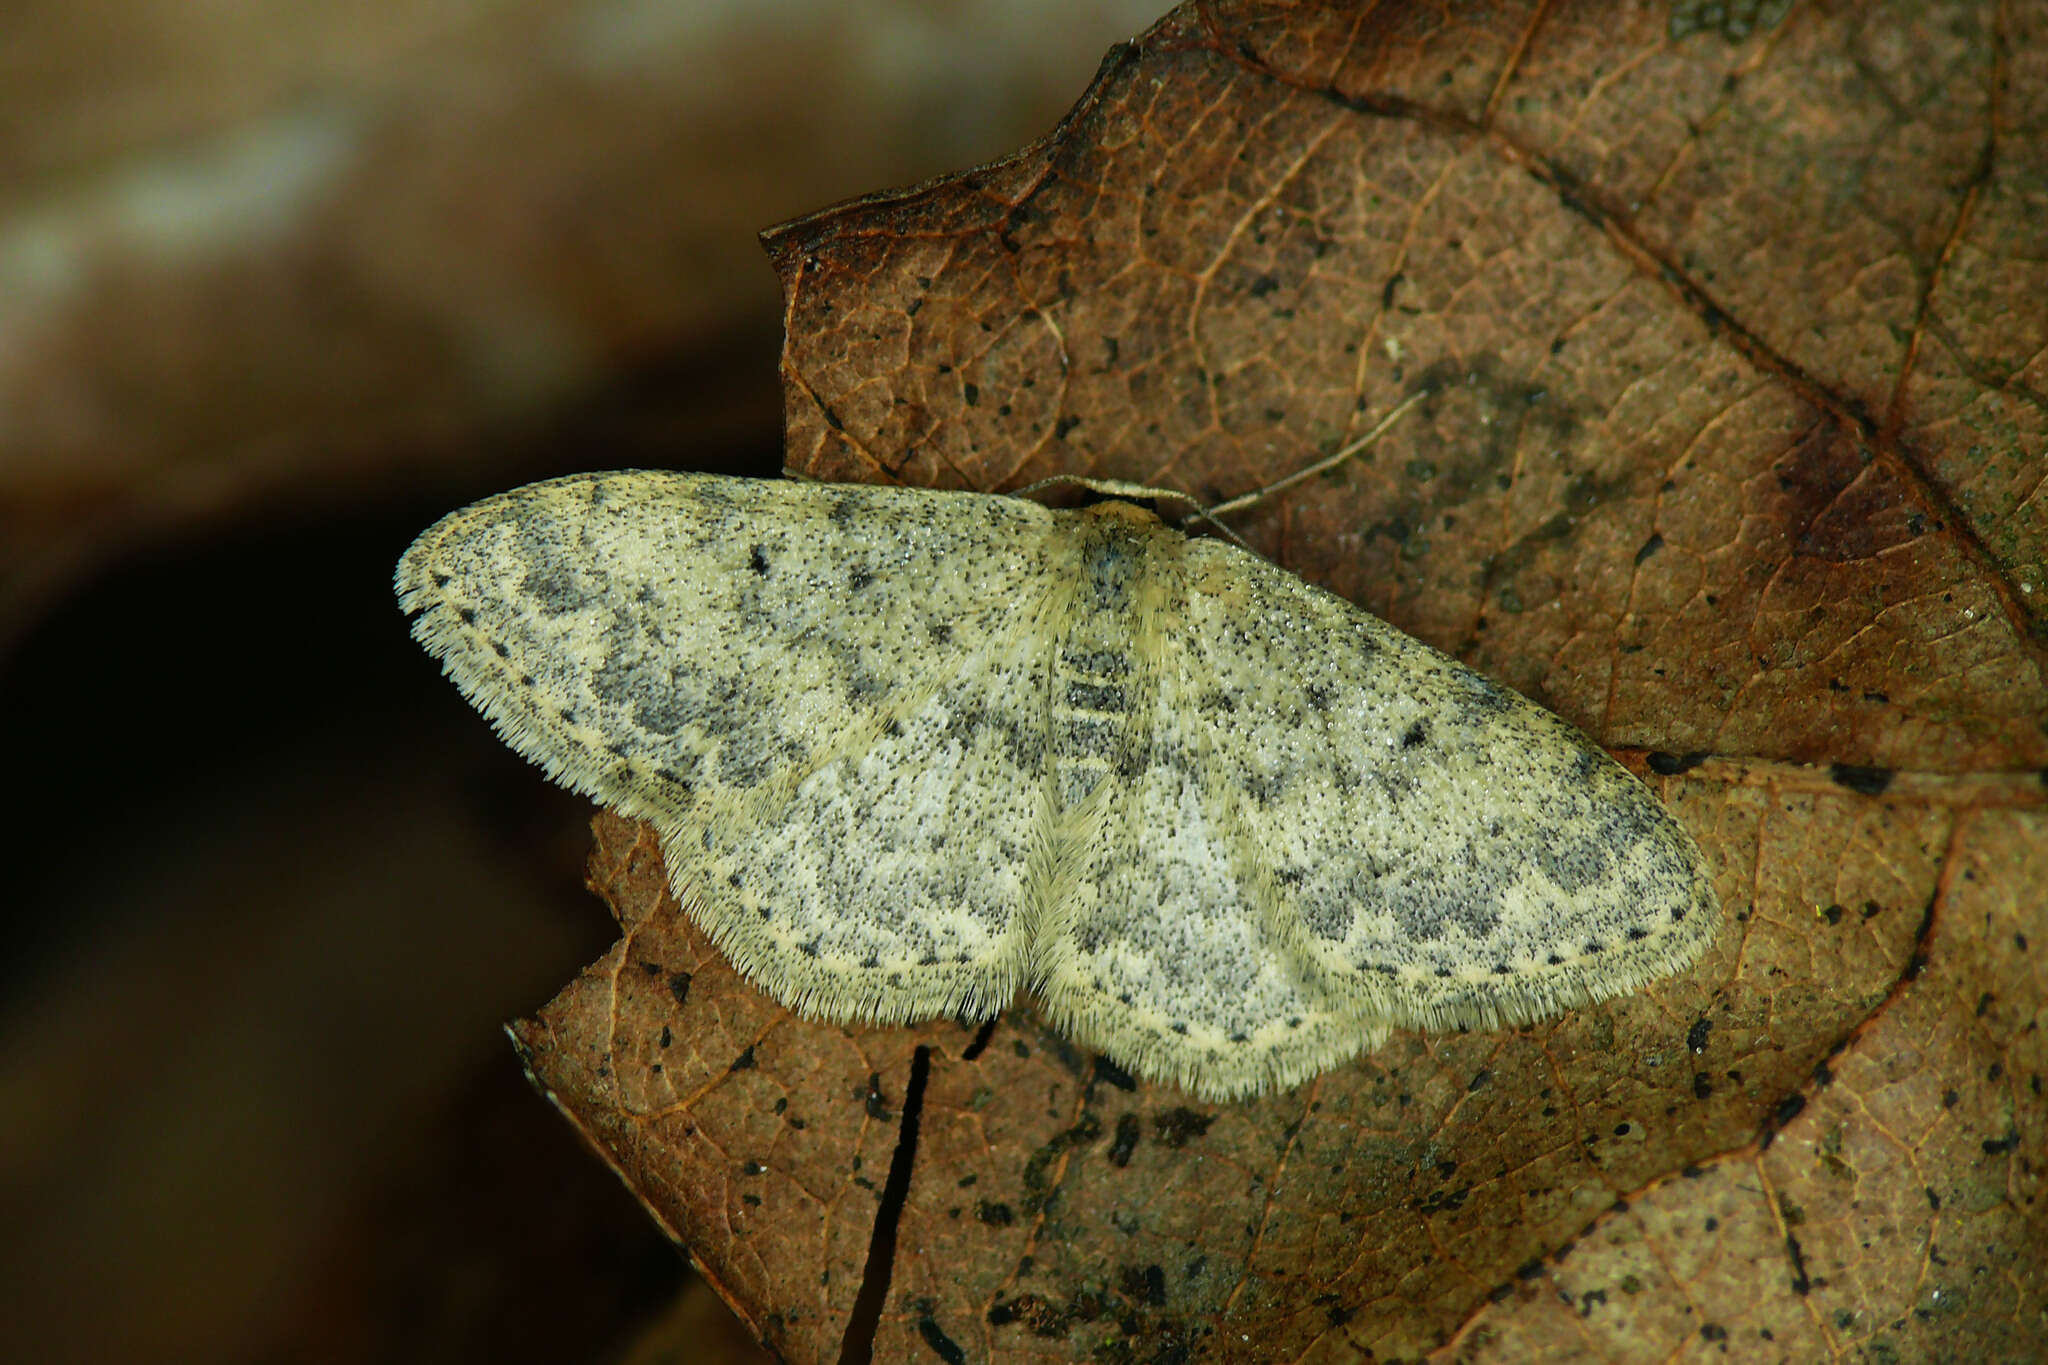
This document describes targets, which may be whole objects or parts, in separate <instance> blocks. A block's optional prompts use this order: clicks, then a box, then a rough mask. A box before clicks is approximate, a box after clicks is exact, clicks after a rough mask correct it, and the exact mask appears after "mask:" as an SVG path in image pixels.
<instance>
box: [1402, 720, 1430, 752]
mask: <svg viewBox="0 0 2048 1365" xmlns="http://www.w3.org/2000/svg"><path fill="white" fill-rule="evenodd" d="M1428 738H1429V726H1427V725H1426V724H1424V723H1423V722H1422V721H1419V720H1418V721H1416V722H1415V723H1414V724H1413V725H1411V726H1409V727H1408V731H1407V733H1406V734H1404V735H1402V736H1401V747H1402V748H1404V749H1413V748H1417V747H1419V746H1420V745H1421V744H1422V742H1423V741H1424V740H1426V739H1428Z"/></svg>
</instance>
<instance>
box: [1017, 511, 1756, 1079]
mask: <svg viewBox="0 0 2048 1365" xmlns="http://www.w3.org/2000/svg"><path fill="white" fill-rule="evenodd" d="M1146 577H1147V583H1148V589H1147V591H1148V592H1149V594H1150V598H1149V600H1148V602H1147V604H1146V610H1145V612H1144V614H1143V620H1144V625H1143V627H1142V628H1141V629H1140V630H1139V631H1138V632H1137V638H1136V639H1134V640H1133V642H1132V647H1131V650H1130V653H1131V656H1132V658H1133V660H1135V661H1143V663H1144V666H1145V667H1144V672H1145V674H1146V676H1145V677H1144V679H1143V685H1142V687H1141V688H1138V689H1137V692H1138V693H1139V694H1141V695H1142V696H1143V697H1144V698H1145V704H1144V709H1143V711H1142V715H1141V717H1140V723H1135V724H1133V725H1131V726H1130V727H1129V738H1128V742H1127V743H1126V744H1125V745H1124V746H1123V749H1122V750H1121V752H1120V753H1119V754H1118V756H1117V766H1116V769H1115V776H1114V778H1113V779H1111V778H1105V779H1104V782H1103V785H1102V786H1101V788H1099V789H1098V790H1097V792H1096V793H1095V794H1094V795H1093V796H1092V797H1091V800H1092V801H1094V802H1096V803H1098V804H1099V805H1100V806H1101V811H1100V814H1099V816H1098V817H1097V818H1096V819H1095V820H1094V821H1093V822H1091V823H1089V824H1088V834H1089V836H1090V838H1091V842H1087V843H1085V844H1084V845H1083V846H1082V851H1081V852H1080V853H1079V854H1078V855H1077V856H1076V858H1075V860H1074V861H1075V863H1076V868H1077V870H1076V872H1075V874H1074V877H1073V882H1072V885H1071V886H1069V887H1065V888H1062V892H1061V894H1060V895H1059V896H1058V897H1057V902H1056V909H1055V911H1054V913H1053V914H1052V915H1051V916H1049V918H1048V920H1047V923H1046V928H1045V930H1044V932H1043V934H1042V936H1041V941H1040V944H1039V963H1040V967H1039V970H1040V973H1041V975H1042V979H1043V985H1042V987H1041V989H1042V992H1043V994H1044V996H1045V999H1046V1002H1047V1005H1048V1008H1049V1009H1050V1011H1051V1013H1052V1014H1053V1016H1054V1018H1055V1020H1056V1022H1058V1023H1059V1024H1060V1026H1061V1027H1062V1028H1064V1029H1065V1030H1067V1031H1068V1032H1069V1033H1070V1034H1071V1035H1072V1036H1073V1037H1074V1038H1075V1039H1076V1040H1077V1041H1079V1042H1083V1043H1086V1044H1089V1045H1092V1046H1095V1047H1097V1048H1100V1049H1101V1050H1102V1051H1104V1052H1106V1053H1107V1054H1109V1055H1110V1056H1111V1057H1112V1058H1114V1059H1116V1060H1117V1061H1118V1062H1120V1063H1121V1064H1123V1065H1124V1066H1126V1067H1127V1068H1129V1069H1131V1070H1132V1071H1134V1072H1136V1073H1137V1074H1139V1075H1143V1076H1147V1077H1152V1078H1158V1079H1167V1080H1173V1081H1177V1082H1178V1083H1180V1084H1182V1085H1184V1086H1186V1087H1187V1088H1189V1089H1191V1090H1194V1091H1195V1092H1197V1093H1199V1094H1202V1095H1205V1096H1208V1097H1211V1098H1229V1097H1236V1096H1241V1095H1246V1094H1251V1093H1256V1092H1258V1091H1261V1090H1265V1089H1268V1088H1271V1087H1272V1086H1275V1085H1286V1084H1291V1083H1294V1082H1296V1081H1299V1080H1302V1079H1305V1078H1307V1077H1309V1076H1312V1075H1315V1074H1317V1073H1319V1072H1321V1071H1324V1070H1326V1069H1328V1068H1329V1067H1331V1066H1334V1065H1337V1064H1339V1063H1341V1062H1343V1061H1345V1060H1348V1059H1349V1058H1351V1057H1352V1056H1354V1055H1356V1054H1357V1053H1359V1052H1361V1051H1363V1050H1365V1049H1368V1048H1371V1047H1375V1046H1377V1045H1378V1044H1379V1043H1381V1042H1382V1041H1383V1040H1384V1039H1385V1038H1386V1036H1387V1034H1388V1032H1389V1030H1390V1029H1391V1028H1393V1027H1397V1026H1412V1027H1422V1028H1431V1029H1447V1028H1454V1027H1459V1026H1466V1025H1470V1026H1476V1027H1492V1026H1498V1025H1500V1024H1503V1023H1514V1022H1519V1021H1524V1020H1529V1019H1534V1018H1537V1017H1540V1016H1542V1015H1546V1014H1551V1013H1554V1012H1556V1011H1558V1010H1561V1009H1563V1008H1565V1007H1567V1006H1570V1005H1573V1004H1578V1003H1582V1002H1586V1001H1590V1000H1597V999H1602V998H1605V997H1608V996H1612V995H1616V994H1619V993H1622V992H1624V991H1628V990H1631V989H1634V988H1635V987H1637V986H1639V985H1641V984H1643V983H1644V982H1646V981H1648V980H1651V979H1653V978H1655V977H1659V976H1663V975H1666V974H1668V973H1670V972H1672V971H1675V970H1678V969H1679V968H1681V967H1683V966H1685V965H1687V964H1688V963H1690V962H1691V961H1692V960H1693V959H1694V958H1695V957H1697V955H1698V954H1699V952H1700V951H1701V949H1702V948H1703V946H1704V945H1705V943H1706V942H1707V940H1708V938H1709V937H1710V936H1711V934H1712V932H1713V929H1714V927H1715V924H1716V921H1717V918H1718V915H1717V907H1716V902H1715V899H1714V893H1713V890H1712V887H1711V884H1710V883H1709V881H1708V878H1707V873H1706V869H1705V866H1704V864H1703V862H1702V860H1701V858H1700V856H1699V852H1698V849H1697V848H1696V846H1695V845H1694V844H1693V841H1692V840H1691V839H1690V838H1689V837H1688V836H1687V835H1686V834H1685V833H1684V831H1683V830H1681V829H1680V828H1679V827H1678V826H1677V824H1676V823H1675V822H1674V821H1673V820H1672V819H1671V817H1670V816H1669V815H1668V814H1667V813H1666V812H1665V810H1664V808H1663V807H1662V806H1661V805H1660V804H1659V803H1658V802H1657V800H1656V799H1655V798H1654V797H1653V796H1652V795H1651V794H1650V793H1649V792H1648V791H1647V790H1645V789H1644V788H1643V787H1642V785H1641V784H1640V783H1638V782H1636V780H1635V779H1634V778H1633V777H1631V776H1630V775H1629V774H1628V773H1627V772H1626V771H1625V770H1624V769H1622V768H1621V767H1620V766H1619V765H1618V764H1616V763H1614V762H1613V761H1612V760H1611V759H1610V758H1608V757H1607V755H1606V754H1604V753H1602V752H1601V751H1600V750H1599V749H1598V748H1597V747H1595V746H1594V745H1592V744H1591V743H1590V742H1589V741H1587V740H1586V739H1585V738H1584V736H1582V735H1580V734H1579V733H1578V732H1577V731H1576V730H1574V729H1572V728H1571V727H1570V726H1569V725H1567V724H1565V723H1564V722H1563V721H1561V720H1559V719H1558V718H1556V717H1555V716H1553V715H1551V714H1550V713H1549V712H1547V711H1544V710H1543V709H1542V708H1540V707H1538V706H1536V705H1534V704H1533V703H1531V702H1529V701H1527V700H1525V699H1524V698H1522V697H1519V696H1517V695H1515V694H1514V693H1512V692H1509V691H1507V690H1505V689H1503V688H1500V687H1498V686H1496V685H1494V684H1493V683H1491V682H1488V681H1487V680H1486V679H1485V678H1483V677H1481V676H1479V675H1478V674H1476V673H1474V672H1472V671H1471V670H1470V669H1467V668H1465V667H1464V666H1463V665H1461V664H1459V663H1457V662H1456V661H1455V660H1453V659H1450V658H1448V657H1446V656H1445V655H1442V654H1440V653H1438V652H1437V651H1435V650H1432V649H1430V648H1429V647H1427V646H1425V645H1423V644H1421V643H1420V642H1418V641H1416V640H1414V639H1411V638H1410V637H1408V636H1406V635H1403V634H1401V633H1400V632H1399V631H1396V630H1394V629H1393V628H1392V627H1390V626H1388V625H1386V624H1385V623H1384V622H1381V621H1379V620H1378V619H1376V618H1374V617H1372V616H1370V615H1368V614H1366V613H1364V612H1361V611H1359V610H1358V609H1356V608H1354V607H1352V606H1351V605H1350V604H1348V603H1346V602H1343V601H1341V600H1339V599H1337V598H1335V597H1332V596H1330V595H1329V594H1327V593H1324V592H1321V591H1319V590H1317V589H1315V588H1311V587H1309V586H1308V585H1307V584H1305V583H1303V582H1301V581H1300V580H1299V579H1297V578H1295V577H1293V576H1292V575H1290V574H1287V573H1285V572H1283V571H1282V570H1280V569H1277V568H1275V567H1273V566H1272V565H1270V564H1268V563H1266V562H1265V561H1264V560H1260V559H1258V558H1256V557H1254V556H1252V555H1249V554H1246V553H1244V552H1242V551H1239V550H1236V549H1234V548H1232V547H1230V546H1227V545H1224V544H1221V543H1220V542H1215V541H1195V542H1185V541H1182V540H1180V538H1179V537H1177V536H1174V537H1170V538H1166V537H1161V536H1155V537H1153V538H1152V541H1151V544H1150V547H1149V551H1148V566H1147V575H1146ZM1083 615H1084V613H1083V612H1081V611H1077V613H1076V616H1075V622H1076V627H1075V628H1076V629H1077V630H1078V629H1079V628H1080V626H1081V623H1082V618H1083ZM1136 671H1137V666H1136V664H1134V665H1133V674H1134V681H1135V680H1136V677H1135V675H1136ZM1055 717H1056V720H1055V726H1054V733H1055V734H1057V733H1058V727H1057V712H1056V713H1055ZM1084 814H1085V811H1084Z"/></svg>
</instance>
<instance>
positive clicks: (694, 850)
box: [398, 471, 1073, 1021]
mask: <svg viewBox="0 0 2048 1365" xmlns="http://www.w3.org/2000/svg"><path fill="white" fill-rule="evenodd" d="M1071 558H1072V548H1071V546H1070V545H1069V544H1068V543H1067V542H1066V541H1064V540H1063V539H1062V538H1061V536H1060V534H1059V527H1058V524H1057V522H1056V521H1055V519H1054V515H1053V514H1052V513H1050V512H1048V511H1047V510H1046V509H1044V508H1042V507H1039V506H1037V505H1036V504H1033V503H1028V502H1023V501H1019V500H1016V499H1008V498H988V497H979V496H975V495H971V494H953V495H948V494H943V493H930V494H925V495H923V496H920V497H915V498H912V499H910V500H908V501H906V500H904V498H903V497H902V495H901V493H900V492H898V491H895V490H889V489H879V488H864V487H853V486H834V485H823V484H804V483H796V482H762V481H755V480H746V479H728V478H720V477H717V476H711V475H693V474H679V473H662V472H654V471H629V472H626V473H619V474H605V475H592V476H578V477H571V478H566V479H558V480H554V481H551V482H548V483H541V484H535V485H532V486H530V487H527V488H522V489H517V490H514V491H513V492H510V493H505V494H501V495H499V496H497V497H494V498H489V499H486V500H485V501H483V502H480V503H477V504H476V505H474V506H472V507H469V508H466V509H464V510H462V511H460V512H457V513H455V514H454V515H452V516H450V517H448V518H446V519H445V520H443V521H442V522H440V523H439V524H438V525H436V526H435V527H433V528H432V529H431V530H429V531H428V532H427V533H426V534H425V535H423V536H421V537H420V539H419V541H418V542H416V543H415V544H414V546H413V547H412V548H411V549H410V550H409V551H407V553H406V555H405V558H404V559H403V560H402V561H401V563H400V565H399V571H398V589H399V593H400V597H401V604H402V605H403V606H404V607H405V609H406V610H407V611H409V612H414V613H417V615H416V617H415V621H414V626H413V630H414V634H415V635H416V636H417V637H418V638H419V639H420V641H421V642H422V643H423V644H425V645H426V647H427V648H428V650H429V651H430V652H432V653H433V654H435V655H436V656H438V657H439V658H440V659H441V660H442V663H443V665H444V667H445V668H446V670H447V672H448V674H449V675H450V676H451V677H452V678H453V679H454V681H455V683H456V685H457V686H458V687H460V688H461V689H462V692H463V694H464V695H465V696H467V697H468V698H469V699H470V700H471V701H472V702H473V703H475V704H476V706H477V707H478V709H480V710H482V711H483V712H484V713H485V714H486V715H487V716H488V717H489V718H490V719H491V721H492V722H493V724H494V725H495V726H496V727H497V730H498V733H499V734H500V735H501V736H502V737H503V738H504V739H505V741H506V742H507V743H508V744H510V745H511V746H512V747H513V748H514V749H516V750H517V751H518V752H519V753H521V754H522V755H524V756H525V757H527V758H528V759H531V760H532V761H533V762H535V763H538V764H539V765H540V766H541V767H542V768H544V769H545V770H546V771H547V773H548V775H549V776H550V777H551V778H553V779H554V780H555V781H557V782H560V783H562V784H563V785H564V786H568V787H571V788H573V789H574V790H576V791H579V792H582V793H584V794H586V795H589V796H591V797H594V798H595V799H597V800H598V801H601V802H603V803H605V804H606V805H610V806H613V807H616V808H617V809H619V810H621V811H623V812H625V813H626V814H628V815H632V816H635V817H637V818H640V819H644V820H647V821H650V822H651V823H652V824H654V825H655V827H656V828H657V829H659V830H660V832H661V836H662V848H663V853H664V856H665V859H666V861H667V863H668V867H669V871H670V876H671V879H672V881H673V882H674V885H675V890H676V895H677V898H678V899H679V900H680V901H681V902H682V903H683V904H684V905H685V906H687V907H688V908H689V910H690V911H691V913H692V914H693V915H694V916H695V917H696V919H697V921H698V923H700V924H701V925H702V926H703V927H704V929H705V930H706V932H707V933H709V934H710V935H711V937H712V939H713V940H714V941H715V942H716V943H717V944H718V945H719V947H720V949H721V950H722V951H723V952H725V953H726V954H727V956H728V957H730V958H731V959H732V960H733V962H734V964H735V965H736V966H738V967H739V968H740V969H741V970H742V971H743V972H744V973H746V974H747V975H748V976H749V977H750V978H751V979H753V980H755V981H757V982H759V983H760V984H762V985H763V986H765V987H766V988H767V989H768V990H769V992H770V993H771V994H773V995H775V996H776V997H777V998H778V999H780V1000H782V1001H783V1002H784V1003H786V1004H788V1005H790V1006H791V1007H792V1008H795V1009H797V1010H798V1011H800V1012H803V1013H806V1014H809V1015H812V1016H822V1017H827V1018H833V1019H879V1020H890V1021H900V1020H906V1019H918V1018H931V1017H933V1016H936V1015H940V1014H949V1013H956V1014H966V1015H978V1016H986V1015H990V1014H993V1013H994V1012H995V1011H996V1010H998V1009H1000V1008H1002V1007H1003V1006H1004V1005H1006V1004H1008V1003H1009V1001H1010V999H1011V997H1012V996H1013V995H1014V994H1015V992H1016V990H1017V987H1018V986H1019V984H1020V983H1021V982H1022V979H1023V976H1024V973H1025V971H1026V968H1027V964H1028V961H1029V929H1030V926H1029V924H1028V922H1027V920H1026V916H1025V914H1024V911H1025V908H1026V903H1027V894H1026V888H1025V885H1024V883H1025V878H1026V874H1027V868H1028V866H1029V863H1030V856H1031V848H1032V839H1033V835H1034V832H1035V831H1036V830H1037V829H1038V827H1039V825H1040V824H1041V817H1042V813H1041V810H1040V802H1041V800H1042V792H1041V785H1042V784H1041V781H1040V773H1041V770H1042V768H1043V742H1044V726H1045V678H1044V667H1045V650H1044V647H1043V642H1044V640H1045V639H1046V637H1047V633H1048V626H1047V624H1046V618H1047V617H1048V615H1050V614H1056V613H1057V612H1059V611H1060V610H1061V605H1060V604H1061V600H1062V596H1063V585H1064V584H1066V583H1067V582H1069V581H1071V579H1072V576H1073V573H1072V566H1071V565H1070V564H1068V563H1067V562H1066V561H1067V560H1070V559H1071Z"/></svg>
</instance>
